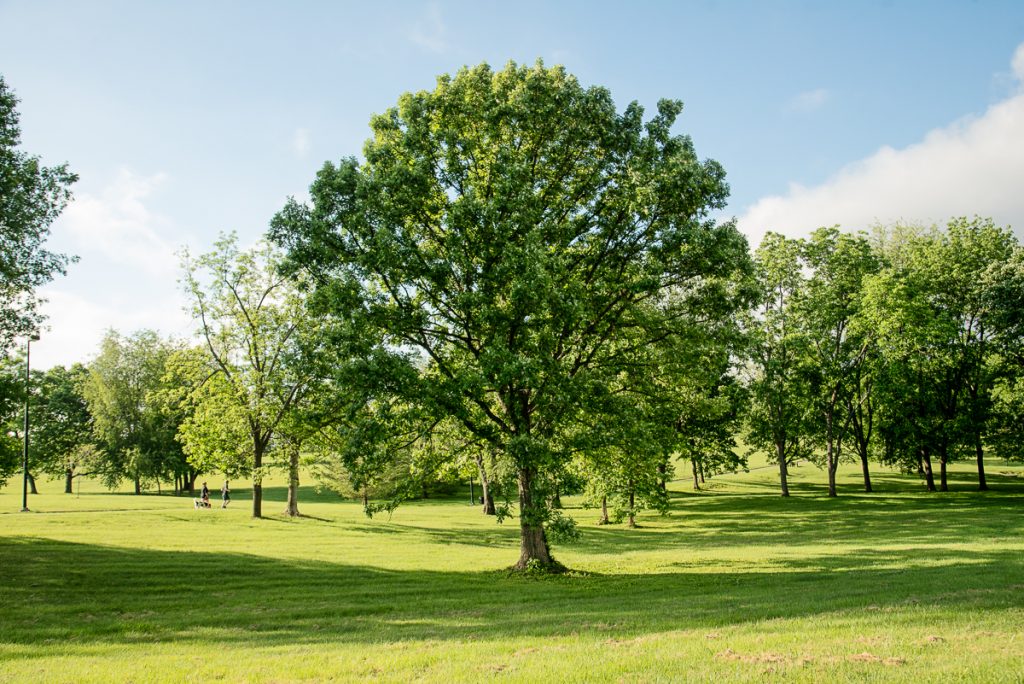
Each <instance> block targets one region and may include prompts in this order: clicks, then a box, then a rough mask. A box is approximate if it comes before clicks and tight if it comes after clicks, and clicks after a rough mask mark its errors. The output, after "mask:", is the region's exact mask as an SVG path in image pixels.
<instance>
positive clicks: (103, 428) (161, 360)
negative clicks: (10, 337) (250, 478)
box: [82, 330, 185, 492]
mask: <svg viewBox="0 0 1024 684" xmlns="http://www.w3.org/2000/svg"><path fill="white" fill-rule="evenodd" d="M174 350H175V345H174V344H173V343H171V342H168V341H166V340H163V339H161V338H160V337H159V336H158V335H157V334H156V333H155V332H153V331H151V330H141V331H138V332H136V333H134V334H132V335H131V336H129V337H123V336H121V335H120V334H118V333H117V332H116V331H114V330H110V331H108V332H107V334H106V336H105V337H104V338H103V341H102V342H101V343H100V352H99V354H98V355H97V356H96V358H95V360H94V361H93V362H92V363H91V364H89V372H88V377H87V378H85V380H84V382H83V385H82V393H83V395H84V397H85V400H86V402H87V404H88V408H89V413H90V414H91V416H92V427H93V434H94V437H95V440H96V442H97V445H98V446H99V449H100V451H99V453H100V454H101V455H102V460H101V461H100V462H94V467H97V468H98V469H99V473H100V474H101V476H102V477H103V478H104V480H105V481H106V482H107V484H108V485H109V486H111V487H113V486H115V485H116V484H117V483H118V482H120V481H121V479H122V478H126V477H127V478H130V479H132V480H134V481H135V483H136V491H137V492H138V491H139V489H140V487H141V483H142V480H143V479H144V478H154V479H157V480H165V479H167V478H168V477H173V476H174V475H175V474H179V473H182V472H183V470H185V463H184V457H183V455H182V451H181V447H180V445H179V444H178V442H177V441H176V439H175V435H176V433H177V430H178V421H177V419H176V418H177V416H176V415H173V414H168V413H167V411H166V406H165V403H164V402H163V400H162V398H161V397H162V396H163V393H164V392H165V391H166V389H167V385H166V383H165V380H164V376H165V373H166V370H167V363H168V360H169V359H170V357H171V355H172V353H173V352H174Z"/></svg>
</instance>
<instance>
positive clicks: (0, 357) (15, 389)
mask: <svg viewBox="0 0 1024 684" xmlns="http://www.w3.org/2000/svg"><path fill="white" fill-rule="evenodd" d="M24 410H25V361H24V359H21V358H18V357H16V356H13V357H12V356H7V355H4V354H0V487H2V486H3V485H4V484H6V482H7V480H8V478H10V476H11V475H13V474H14V473H15V472H16V471H17V470H18V469H19V468H21V457H22V441H21V433H20V431H21V430H22V426H23V425H24V423H23V422H22V417H23V415H24V414H23V411H24Z"/></svg>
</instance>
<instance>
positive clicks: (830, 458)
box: [825, 414, 839, 496]
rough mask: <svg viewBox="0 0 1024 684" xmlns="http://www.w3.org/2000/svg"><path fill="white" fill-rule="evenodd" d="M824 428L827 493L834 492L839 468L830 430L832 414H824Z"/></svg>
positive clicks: (834, 443)
mask: <svg viewBox="0 0 1024 684" xmlns="http://www.w3.org/2000/svg"><path fill="white" fill-rule="evenodd" d="M825 426H826V427H825V430H826V432H827V437H826V444H825V452H826V454H827V458H826V466H827V467H828V495H829V496H837V494H836V470H838V468H839V454H838V453H836V439H835V435H834V434H833V432H832V415H831V414H829V415H826V416H825Z"/></svg>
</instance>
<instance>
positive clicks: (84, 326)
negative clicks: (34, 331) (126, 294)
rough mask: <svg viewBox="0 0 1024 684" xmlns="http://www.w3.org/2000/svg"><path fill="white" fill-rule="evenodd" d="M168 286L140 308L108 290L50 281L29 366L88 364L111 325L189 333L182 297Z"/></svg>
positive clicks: (129, 330) (127, 331)
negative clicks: (43, 318)
mask: <svg viewBox="0 0 1024 684" xmlns="http://www.w3.org/2000/svg"><path fill="white" fill-rule="evenodd" d="M169 285H170V287H169V288H164V289H165V290H166V291H164V292H159V293H150V294H148V295H147V296H148V300H147V302H146V303H145V305H141V306H140V305H138V304H137V303H134V305H131V304H129V305H126V301H125V299H131V298H125V299H122V298H119V297H117V295H116V294H115V293H111V292H105V293H103V294H100V295H99V296H97V294H98V293H97V292H96V291H90V290H89V289H85V290H83V289H82V288H79V291H77V292H76V291H72V290H71V289H70V288H68V287H66V284H65V283H56V284H52V285H49V286H48V287H46V288H44V289H43V291H42V295H43V296H44V297H45V298H46V299H47V302H46V304H44V305H43V311H44V312H45V313H46V316H47V322H46V324H45V325H44V327H43V330H42V331H41V334H40V340H39V341H38V342H33V343H32V367H33V368H40V369H45V368H50V367H51V366H54V365H65V366H69V365H71V364H72V363H75V362H76V361H80V362H82V363H87V362H89V361H90V360H92V359H93V358H95V356H96V354H97V353H98V352H99V345H100V340H102V339H103V335H104V334H106V331H107V330H109V329H111V328H113V329H114V330H117V331H118V332H120V333H124V334H130V333H133V332H135V331H137V330H142V329H144V328H145V329H149V330H156V331H158V332H160V333H161V334H162V335H164V336H171V337H175V338H185V337H189V336H190V335H191V332H192V321H191V318H190V317H189V315H188V314H187V313H185V310H184V297H183V296H182V295H180V294H177V293H176V292H174V291H173V289H174V282H173V281H172V282H171V283H169ZM104 295H105V296H104Z"/></svg>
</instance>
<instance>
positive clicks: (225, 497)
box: [220, 480, 231, 508]
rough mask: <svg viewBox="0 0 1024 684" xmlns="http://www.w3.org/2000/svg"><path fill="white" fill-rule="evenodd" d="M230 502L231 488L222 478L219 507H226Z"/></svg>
mask: <svg viewBox="0 0 1024 684" xmlns="http://www.w3.org/2000/svg"><path fill="white" fill-rule="evenodd" d="M230 502H231V490H230V489H228V481H227V480H224V486H223V487H221V488H220V507H221V508H227V507H228V504H229V503H230Z"/></svg>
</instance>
